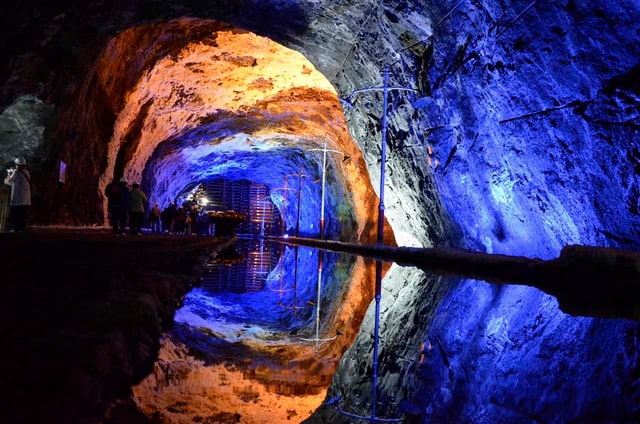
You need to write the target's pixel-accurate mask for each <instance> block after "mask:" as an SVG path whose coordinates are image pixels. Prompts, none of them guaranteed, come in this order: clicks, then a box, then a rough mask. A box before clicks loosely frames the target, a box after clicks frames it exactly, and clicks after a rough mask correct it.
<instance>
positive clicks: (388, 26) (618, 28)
mask: <svg viewBox="0 0 640 424" xmlns="http://www.w3.org/2000/svg"><path fill="white" fill-rule="evenodd" d="M32 3H34V4H32ZM35 3H36V2H29V1H27V2H24V3H21V4H20V5H14V6H11V7H10V8H9V10H8V13H7V14H6V17H4V20H5V21H6V22H4V23H5V25H3V26H2V30H0V31H2V32H1V34H2V36H3V38H4V39H5V40H7V41H8V42H7V43H5V45H6V47H5V48H4V49H5V50H4V52H3V54H2V55H0V56H1V57H2V58H1V59H0V63H1V64H2V67H1V75H2V76H3V78H2V81H3V82H2V83H1V84H0V104H1V106H2V109H3V113H2V115H0V143H2V144H1V146H2V149H0V160H2V161H3V162H9V161H10V160H11V159H12V157H13V156H18V155H22V156H27V158H28V160H29V164H30V167H31V168H32V171H33V174H34V177H33V190H34V192H35V193H38V196H37V197H36V198H35V200H34V203H33V206H32V219H33V223H36V224H42V225H48V224H65V225H103V223H104V221H105V218H106V203H105V199H104V198H103V194H102V193H103V191H104V187H105V186H106V185H107V184H108V183H109V182H110V181H111V180H112V179H114V178H116V179H118V178H120V177H121V176H125V177H127V178H128V179H129V180H131V181H133V180H136V181H139V182H142V184H143V188H144V189H145V191H146V192H147V194H148V195H149V197H150V199H152V200H153V201H158V202H160V203H161V204H166V203H168V202H170V201H172V200H175V198H176V197H177V196H178V195H179V194H180V193H183V192H184V191H185V190H186V189H188V188H190V187H191V188H192V187H193V186H194V185H195V184H198V183H200V182H202V181H207V180H211V179H214V178H225V179H228V180H233V181H239V180H249V181H254V182H256V183H260V184H264V185H265V186H267V187H268V188H269V191H270V196H271V200H272V201H273V203H274V204H275V205H276V207H277V208H278V209H279V211H280V213H281V215H282V219H283V221H284V223H285V226H286V228H287V229H289V230H291V229H294V228H296V227H299V235H301V236H303V237H311V238H314V237H317V235H318V233H319V222H320V202H321V185H320V184H319V180H320V178H321V176H322V170H321V166H322V156H321V154H319V153H318V150H319V149H320V148H322V147H323V145H324V143H325V142H327V143H328V148H330V149H332V150H335V151H339V152H342V153H343V155H342V157H338V156H335V157H334V156H331V155H330V158H329V165H328V168H327V173H326V177H327V193H326V201H327V209H326V213H327V217H326V218H327V219H326V223H327V226H326V235H327V237H326V238H329V239H333V240H340V241H343V242H352V243H362V244H371V243H373V242H374V240H375V237H376V218H377V210H376V209H377V207H378V198H377V196H376V190H377V187H378V184H379V182H380V177H381V176H380V173H381V171H380V160H381V150H382V147H383V146H381V132H382V129H383V128H382V117H383V115H386V116H387V117H388V128H387V129H388V134H387V137H386V145H385V146H384V147H385V149H386V152H387V164H386V168H383V169H384V170H386V176H385V180H384V182H383V187H385V208H386V209H385V215H386V218H387V221H386V222H387V228H386V229H385V234H387V235H388V238H387V239H386V240H385V244H387V245H390V246H391V245H394V244H397V245H399V246H409V247H416V248H418V247H425V248H428V247H455V248H463V249H467V250H471V251H475V252H481V253H486V254H502V255H511V256H524V257H527V258H532V259H533V258H539V259H543V260H546V259H552V258H555V257H557V256H558V255H559V254H560V252H561V251H562V249H563V248H565V247H566V246H569V245H587V246H597V247H601V248H604V249H607V248H616V249H621V250H626V251H629V252H630V255H631V257H632V258H633V257H634V256H633V254H634V253H635V252H637V251H638V250H639V248H640V245H639V244H638V237H639V236H640V212H639V207H638V204H639V203H638V198H640V182H639V181H640V166H639V164H640V145H639V141H638V140H639V139H640V138H639V137H638V131H639V125H640V122H639V121H638V119H639V118H638V117H639V116H640V89H639V87H638V83H637V81H638V80H639V78H638V77H639V71H638V70H639V69H640V68H639V67H640V64H639V63H638V57H640V51H639V47H638V43H637V42H636V40H637V39H638V36H639V35H640V27H639V26H638V22H639V21H640V19H639V18H640V4H639V3H638V2H637V1H635V0H628V1H623V2H618V3H616V4H611V3H607V2H604V1H599V0H593V1H586V2H575V1H573V0H561V1H557V2H553V3H552V2H537V1H533V2H531V1H514V2H512V3H510V4H505V3H504V2H499V1H490V0H485V1H475V0H468V1H460V2H443V1H427V2H396V3H388V2H383V3H380V2H375V1H370V0H355V1H350V2H343V1H316V2H312V1H305V2H294V1H292V2H272V1H247V2H227V1H216V2H210V3H206V2H192V1H185V2H180V1H178V2H170V3H169V2H162V1H140V2H137V3H135V4H132V5H128V6H118V7H116V6H106V5H103V4H102V2H98V1H96V2H94V1H88V2H86V4H84V5H82V6H78V5H77V4H71V3H72V2H63V1H60V2H56V1H54V2H51V3H48V4H47V6H42V5H36V4H35ZM205 3H206V4H205ZM36 6H37V7H36ZM7 17H8V18H7ZM26 17H30V18H29V19H28V18H26ZM385 66H388V67H389V69H390V83H389V85H390V86H393V87H408V88H410V89H411V91H399V90H398V91H395V92H391V93H389V97H388V99H387V100H388V107H387V109H386V110H383V98H382V95H381V94H380V93H379V92H368V93H367V94H366V95H359V96H352V94H353V93H354V92H356V91H358V90H362V89H367V88H376V87H377V88H379V87H380V86H381V85H382V74H383V69H384V68H385ZM347 103H348V105H349V107H348V108H347V107H344V109H343V106H345V105H347ZM345 159H346V160H345ZM61 163H64V164H65V165H66V167H67V174H66V179H65V182H64V183H61V182H60V181H58V179H57V176H58V168H59V166H60V164H61ZM296 175H297V176H298V178H297V180H296V178H291V176H296ZM378 194H379V193H378ZM294 258H296V256H295V255H294V254H293V251H291V250H290V251H288V252H287V253H286V254H285V255H283V259H281V260H283V261H288V265H289V266H288V267H289V268H290V269H293V268H291V266H292V265H295V266H300V267H301V269H307V271H305V272H308V273H312V272H313V271H315V267H316V266H317V257H316V256H313V254H309V255H307V256H305V258H304V261H303V262H301V264H300V265H299V264H298V260H297V258H296V259H295V260H294ZM294 262H295V264H294ZM333 263H334V264H340V263H341V262H340V261H338V260H335V261H334V262H333ZM338 268H339V269H338V270H335V271H334V274H333V275H334V276H336V279H335V281H333V282H332V283H331V284H328V285H326V286H325V288H326V290H327V292H326V293H325V298H323V300H327V301H330V302H332V303H330V306H328V310H330V311H331V313H332V314H333V316H332V317H331V318H330V319H328V320H327V321H325V322H324V323H323V325H325V326H326V327H325V328H326V329H331V330H335V329H340V332H341V333H343V334H345V337H344V339H343V342H344V344H341V345H339V346H336V345H335V344H333V345H327V346H324V347H323V349H321V354H323V355H325V356H324V358H329V359H327V362H324V363H323V362H318V363H317V364H316V365H315V368H314V367H309V369H311V370H313V372H317V373H318V375H321V376H322V378H318V379H317V380H315V381H314V383H313V384H314V387H316V385H315V384H316V383H318V381H319V380H322V384H324V385H325V388H327V387H328V388H327V389H326V390H327V393H326V399H333V400H336V399H340V400H339V401H335V402H338V403H335V402H334V403H333V404H332V405H325V404H324V402H322V400H321V399H319V398H318V399H315V400H314V402H315V405H314V406H313V411H309V412H306V413H305V416H304V417H300V416H298V418H299V419H300V420H302V419H307V422H310V423H312V422H335V423H340V422H349V419H350V418H349V416H348V415H345V414H342V413H341V411H350V413H352V414H355V415H359V416H366V415H367V414H368V413H370V411H371V408H372V405H371V399H372V398H373V396H372V395H371V394H372V393H376V394H377V395H378V396H377V399H378V401H379V405H373V407H374V408H375V409H376V411H377V412H376V413H377V414H379V417H380V418H398V419H402V420H405V421H406V422H420V423H423V422H424V423H426V422H478V423H480V422H483V423H484V422H486V423H489V422H531V421H541V422H620V423H622V422H634V421H637V420H639V419H640V409H639V408H638V405H640V359H639V358H640V354H639V352H638V349H639V348H640V325H638V323H637V322H636V321H633V320H626V319H616V318H606V319H604V318H599V317H597V316H573V315H570V314H568V313H566V312H567V311H563V310H562V305H559V304H558V302H557V300H556V299H555V298H554V297H552V296H550V295H548V294H547V293H545V292H543V291H541V290H539V289H537V288H534V287H525V286H510V285H504V284H501V285H492V284H489V283H486V282H483V281H476V280H470V279H459V278H455V277H451V276H446V277H445V276H440V275H436V274H430V273H426V272H424V271H423V270H419V269H415V268H404V267H399V266H395V265H394V266H392V267H391V268H390V270H389V271H388V273H387V274H386V276H385V278H384V280H383V291H382V309H381V321H380V328H379V331H380V334H381V335H382V340H383V342H382V344H381V346H380V352H379V353H378V358H377V359H379V380H378V387H372V379H371V368H372V363H373V357H374V354H373V346H372V334H373V333H374V321H375V319H374V318H375V317H374V315H375V314H374V309H373V306H370V307H369V309H368V310H366V315H365V309H366V308H367V305H369V304H370V303H371V301H372V295H373V284H374V283H373V281H372V277H373V273H372V272H371V270H370V269H369V268H368V267H367V266H366V264H365V263H364V261H362V260H359V262H357V263H356V264H355V265H354V267H353V268H350V267H340V266H339V267H338ZM345 269H348V270H349V272H350V273H351V274H353V275H352V278H351V280H349V279H346V280H345V281H350V283H344V282H340V281H338V276H339V274H341V273H344V272H345ZM568 272H571V270H570V269H568ZM274 275H275V274H274ZM301 281H305V283H301V286H300V287H299V288H300V290H301V292H302V293H304V294H305V295H306V296H307V298H312V297H313V296H314V290H315V285H314V284H315V281H314V279H313V278H302V279H301ZM277 283H278V280H277V279H273V280H272V281H271V283H269V284H271V285H269V284H267V286H268V287H270V288H273V289H276V288H277V287H276V286H277ZM349 284H350V285H349ZM574 290H576V291H580V290H581V287H580V286H579V285H577V286H576V287H574ZM589 290H590V293H598V292H599V291H602V292H603V293H605V292H606V291H607V290H611V288H610V286H608V279H607V276H602V278H601V284H596V285H595V286H590V287H589ZM630 292H631V290H630ZM274 293H276V292H272V296H275V294H274ZM194 295H195V294H192V295H191V296H194ZM287 296H288V295H287ZM329 298H330V299H329ZM608 298H609V297H607V296H604V295H603V296H601V297H599V296H597V295H594V297H593V299H592V301H593V302H594V303H597V304H598V308H594V310H599V311H603V310H608V313H606V314H601V315H605V316H607V317H611V316H616V310H615V305H610V304H604V303H603V299H608ZM247 299H248V298H247ZM252 299H253V298H252ZM191 300H192V301H193V303H192V304H191V305H187V306H188V307H189V306H190V307H191V308H193V309H198V308H200V307H201V309H206V308H207V307H210V305H209V306H203V305H208V304H207V303H206V301H204V300H203V299H202V298H193V299H191ZM289 301H291V299H289ZM247 305H249V303H247ZM273 305H275V303H272V304H271V306H273ZM371 305H372V304H371ZM245 306H246V305H245ZM271 306H270V307H269V308H271ZM277 308H278V307H277V306H273V309H269V310H270V311H271V310H273V311H277V310H278V309H277ZM280 314H282V315H280ZM186 315H188V313H187V312H186V311H183V312H182V315H180V313H179V314H178V318H179V320H180V319H182V321H180V322H181V323H182V324H184V325H187V327H186V328H188V329H187V330H185V333H186V334H191V332H192V330H193V328H194V326H191V327H189V317H187V318H185V316H186ZM594 315H595V314H594ZM190 316H191V315H190ZM276 316H278V317H279V318H282V321H281V322H282V323H284V324H283V327H282V328H284V329H286V330H287V331H291V330H292V329H293V327H294V324H295V321H296V320H297V318H298V317H297V316H296V317H293V314H292V313H290V312H286V311H284V310H283V311H279V312H273V315H269V317H271V318H272V317H276ZM294 318H295V319H294ZM303 318H304V320H305V321H304V324H303V327H304V328H306V329H308V328H310V326H311V325H312V321H313V316H312V315H311V314H307V315H304V316H303ZM267 321H268V320H267ZM360 323H361V324H360ZM182 324H181V325H182ZM210 330H211V329H210ZM332 334H333V333H332ZM197 336H198V337H199V334H197ZM194 337H195V336H194ZM196 338H197V337H196ZM345 340H346V342H345ZM352 342H353V343H352ZM309 352H310V351H305V354H306V355H308V356H306V357H304V359H303V360H301V361H303V362H304V361H306V362H305V363H306V364H308V363H310V361H312V356H313V355H310V354H309ZM287 354H289V350H287ZM285 356H286V355H285ZM287 358H290V357H289V356H287ZM163 359H165V360H168V358H166V357H164V358H163ZM319 364H325V365H326V364H330V365H327V367H326V369H323V370H320V368H322V366H324V365H322V366H321V365H319ZM331 367H336V368H335V374H334V373H333V371H334V370H333V369H331ZM327 369H330V373H329V371H327ZM252 372H256V370H255V369H253V370H252ZM328 374H332V376H333V377H332V381H331V383H330V385H329V382H328V381H325V380H326V376H327V375H328ZM144 384H146V385H147V386H145V387H146V389H148V390H147V392H152V391H153V385H152V384H151V383H149V381H146V383H144ZM318 384H319V383H318ZM319 385H320V384H319ZM146 389H145V390H146ZM145 390H142V389H141V391H140V393H142V392H145ZM318 393H319V392H314V396H318ZM139 396H142V395H139ZM320 397H323V396H320ZM323 398H324V397H323ZM208 402H210V403H211V404H212V405H215V399H208ZM142 404H144V402H143V401H140V405H142ZM151 404H153V402H151ZM148 405H149V404H147V406H148ZM233 405H236V404H235V403H234V404H233ZM337 406H338V407H339V408H337ZM235 407H236V406H234V408H235ZM220 408H221V409H223V408H222V407H220ZM229 408H231V407H229ZM149 410H151V409H149ZM224 412H225V413H226V412H229V413H236V411H226V410H225V411H224ZM152 413H157V414H160V415H162V414H163V413H164V412H163V411H162V408H158V410H156V411H154V412H152ZM238 413H239V414H240V415H242V412H240V411H238ZM194 414H195V412H193V411H189V410H188V408H185V411H184V416H188V417H193V416H194ZM251 416H252V417H254V418H255V417H256V416H259V413H258V414H257V415H251ZM164 418H165V419H166V420H171V419H177V418H176V415H171V414H168V413H167V415H166V416H164Z"/></svg>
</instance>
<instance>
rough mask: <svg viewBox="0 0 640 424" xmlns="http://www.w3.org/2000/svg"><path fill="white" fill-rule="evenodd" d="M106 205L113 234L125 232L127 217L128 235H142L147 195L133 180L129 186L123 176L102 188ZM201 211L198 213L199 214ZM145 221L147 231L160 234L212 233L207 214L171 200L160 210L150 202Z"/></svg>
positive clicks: (156, 204)
mask: <svg viewBox="0 0 640 424" xmlns="http://www.w3.org/2000/svg"><path fill="white" fill-rule="evenodd" d="M105 196H106V197H107V202H108V203H107V206H108V209H109V221H110V223H111V228H112V231H113V234H114V235H116V236H124V235H126V225H127V218H128V221H129V228H130V232H131V235H132V236H138V237H140V236H142V227H143V226H144V224H145V205H146V204H147V201H148V199H147V196H146V195H145V193H144V192H143V191H142V190H140V185H139V184H138V183H136V182H134V183H133V184H132V185H131V188H129V186H128V183H127V179H126V178H124V177H122V178H120V180H119V181H115V180H114V181H113V182H111V183H110V184H109V185H108V186H107V188H106V190H105ZM201 214H202V215H201ZM147 220H148V223H149V227H150V228H151V232H152V233H154V234H160V233H164V232H167V233H168V234H190V235H213V234H214V229H215V228H214V224H213V222H210V220H209V219H208V216H206V214H205V213H204V212H201V211H200V210H199V208H198V206H197V205H192V206H189V207H188V208H185V207H184V206H179V207H177V206H176V204H175V202H171V203H170V204H169V205H168V206H167V207H166V208H165V209H164V210H161V209H160V207H159V206H158V203H154V205H153V207H152V208H151V209H150V210H149V214H148V215H147Z"/></svg>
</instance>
